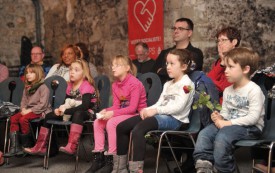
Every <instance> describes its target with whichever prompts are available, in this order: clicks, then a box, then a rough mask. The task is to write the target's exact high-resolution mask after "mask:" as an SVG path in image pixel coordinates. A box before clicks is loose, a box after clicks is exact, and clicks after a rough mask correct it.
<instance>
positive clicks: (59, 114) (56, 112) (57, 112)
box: [54, 108, 61, 116]
mask: <svg viewBox="0 0 275 173" xmlns="http://www.w3.org/2000/svg"><path fill="white" fill-rule="evenodd" d="M54 114H55V115H57V116H61V111H60V110H59V108H56V109H55V110H54Z"/></svg>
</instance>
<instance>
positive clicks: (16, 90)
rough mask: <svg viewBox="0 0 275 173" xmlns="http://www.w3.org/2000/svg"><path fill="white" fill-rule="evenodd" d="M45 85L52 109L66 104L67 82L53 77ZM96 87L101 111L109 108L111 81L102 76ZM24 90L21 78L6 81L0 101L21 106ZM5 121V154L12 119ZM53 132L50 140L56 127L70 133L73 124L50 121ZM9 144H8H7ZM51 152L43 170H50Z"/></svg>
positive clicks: (1, 88) (47, 155)
mask: <svg viewBox="0 0 275 173" xmlns="http://www.w3.org/2000/svg"><path fill="white" fill-rule="evenodd" d="M45 84H46V85H47V86H48V88H49V89H50V98H49V101H50V103H51V105H52V108H53V109H55V108H57V107H59V106H60V105H61V104H63V103H64V100H65V96H66V92H65V91H66V88H67V82H66V81H65V80H64V79H63V78H62V77H60V76H52V77H49V78H47V79H46V80H45ZM95 84H96V87H97V88H98V89H99V92H100V100H101V104H100V109H103V108H106V107H108V104H109V95H110V80H109V78H108V77H107V76H105V75H100V76H98V77H96V78H95ZM23 89H24V83H23V82H22V81H21V80H20V78H16V77H11V78H8V79H7V80H5V81H4V82H1V83H0V93H1V95H0V99H1V100H3V101H10V102H12V103H14V104H16V105H20V102H21V98H22V94H23ZM3 121H6V123H5V126H6V127H5V142H4V153H6V151H8V149H9V142H8V139H7V138H8V131H9V121H10V118H7V119H5V120H3ZM41 121H42V119H40V118H38V119H34V120H32V121H31V124H33V123H36V124H37V125H38V124H39V123H40V122H41ZM89 122H91V120H88V121H86V122H85V123H89ZM48 123H50V124H51V125H52V126H51V132H50V139H51V135H52V132H53V127H54V125H63V126H65V129H66V130H67V133H69V131H68V128H67V126H68V125H70V124H71V122H70V121H69V122H64V121H50V122H48ZM31 124H30V128H31V132H32V134H33V137H34V139H36V137H37V134H38V128H37V132H36V137H35V134H34V130H33V129H32V125H31ZM7 143H8V144H7ZM49 152H50V147H49V148H48V151H47V154H46V155H45V156H44V164H43V168H45V169H48V161H49ZM8 162H9V160H8V159H6V164H8ZM77 166H78V152H77V154H76V166H75V171H76V170H77Z"/></svg>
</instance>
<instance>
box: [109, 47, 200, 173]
mask: <svg viewBox="0 0 275 173" xmlns="http://www.w3.org/2000/svg"><path fill="white" fill-rule="evenodd" d="M166 64H167V73H168V75H169V77H170V78H172V80H171V81H168V82H166V83H165V84H164V88H163V91H162V93H161V95H160V98H159V100H158V101H157V103H155V104H154V105H152V106H150V107H148V108H145V109H142V110H141V112H140V116H136V117H133V118H130V119H128V120H126V121H124V122H122V123H120V124H119V125H118V126H117V146H118V149H117V155H118V158H119V159H120V160H119V162H118V163H119V164H118V165H114V169H113V171H114V172H117V171H118V172H125V173H126V172H128V171H127V168H126V163H127V152H128V145H129V136H130V133H131V132H132V147H133V148H132V149H131V153H132V156H133V160H132V161H129V171H130V172H135V173H136V172H143V163H144V155H145V145H146V141H145V137H144V136H145V134H146V133H147V132H149V131H151V130H157V129H158V130H178V129H180V128H182V129H185V128H187V127H188V125H189V119H188V116H189V113H190V109H191V105H192V102H193V95H194V93H195V92H194V84H193V82H192V81H191V80H190V78H189V77H188V75H187V73H188V72H189V70H190V65H191V64H192V60H191V53H190V52H189V51H188V50H185V49H184V50H180V49H173V50H171V51H170V52H169V53H168V55H167V59H166ZM185 86H189V87H191V88H193V90H191V91H190V92H189V93H185Z"/></svg>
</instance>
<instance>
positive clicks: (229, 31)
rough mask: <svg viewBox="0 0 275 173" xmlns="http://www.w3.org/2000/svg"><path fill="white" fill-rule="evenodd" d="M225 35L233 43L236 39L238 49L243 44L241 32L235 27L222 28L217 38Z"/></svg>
mask: <svg viewBox="0 0 275 173" xmlns="http://www.w3.org/2000/svg"><path fill="white" fill-rule="evenodd" d="M221 35H225V36H226V37H227V38H228V39H229V40H230V41H231V42H232V41H233V40H234V39H236V40H237V44H236V47H238V46H239V45H240V42H241V31H239V30H238V29H237V28H234V27H225V28H222V29H221V30H220V31H218V32H217V34H216V38H217V39H218V38H219V36H221Z"/></svg>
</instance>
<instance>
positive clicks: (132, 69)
mask: <svg viewBox="0 0 275 173" xmlns="http://www.w3.org/2000/svg"><path fill="white" fill-rule="evenodd" d="M113 61H123V62H124V63H126V64H125V65H129V66H130V70H129V73H131V74H132V75H134V76H136V74H137V67H136V66H135V65H134V64H133V62H132V60H131V59H130V58H129V57H127V56H123V55H117V56H115V57H113Z"/></svg>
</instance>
